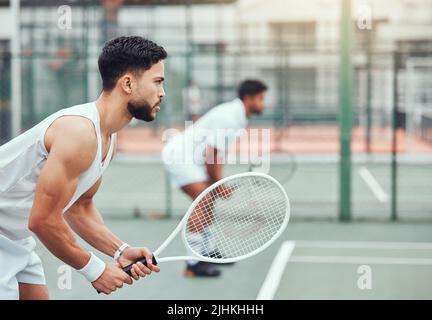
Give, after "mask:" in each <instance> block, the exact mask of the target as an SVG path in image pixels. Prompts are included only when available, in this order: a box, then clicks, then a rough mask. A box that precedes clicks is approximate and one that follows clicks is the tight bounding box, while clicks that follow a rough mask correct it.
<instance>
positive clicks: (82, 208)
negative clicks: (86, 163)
mask: <svg viewBox="0 0 432 320" xmlns="http://www.w3.org/2000/svg"><path fill="white" fill-rule="evenodd" d="M101 181H102V178H100V179H99V180H98V182H97V183H95V185H94V186H93V187H92V188H91V189H89V190H88V191H87V192H86V193H85V194H83V195H82V196H81V197H80V199H78V201H77V202H75V203H74V205H73V206H71V207H70V209H69V210H68V211H67V212H66V213H65V216H64V217H65V219H66V221H67V222H68V224H69V226H71V228H72V229H73V230H74V231H75V232H76V233H77V234H78V235H79V236H80V237H81V238H83V239H84V240H85V241H86V242H87V243H89V244H90V245H91V246H92V247H94V248H96V249H98V250H99V251H102V252H103V253H105V254H107V255H109V256H111V257H112V256H114V253H115V252H116V250H117V249H118V248H119V247H120V246H121V245H122V243H123V241H121V240H120V239H119V238H118V237H117V236H116V235H114V234H113V233H112V232H111V231H110V230H109V229H108V228H107V227H106V225H105V223H104V221H103V219H102V216H101V215H100V213H99V211H98V210H97V208H96V206H95V204H94V202H93V196H94V195H95V194H96V192H97V190H98V189H99V186H100V184H101Z"/></svg>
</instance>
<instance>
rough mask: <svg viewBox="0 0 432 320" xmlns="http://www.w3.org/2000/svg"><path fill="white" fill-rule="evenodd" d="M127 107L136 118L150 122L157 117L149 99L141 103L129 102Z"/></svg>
mask: <svg viewBox="0 0 432 320" xmlns="http://www.w3.org/2000/svg"><path fill="white" fill-rule="evenodd" d="M155 106H156V105H155ZM127 108H128V111H129V112H130V114H131V115H132V116H133V117H134V118H136V119H139V120H143V121H146V122H150V121H153V120H154V118H155V117H154V116H153V115H152V110H153V107H151V106H150V104H149V103H148V102H147V101H145V102H141V103H139V104H138V103H133V102H129V103H128V106H127Z"/></svg>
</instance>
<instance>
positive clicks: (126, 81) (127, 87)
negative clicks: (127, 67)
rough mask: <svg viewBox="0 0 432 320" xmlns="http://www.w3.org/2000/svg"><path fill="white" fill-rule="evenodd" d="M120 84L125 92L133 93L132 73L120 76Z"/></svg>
mask: <svg viewBox="0 0 432 320" xmlns="http://www.w3.org/2000/svg"><path fill="white" fill-rule="evenodd" d="M119 84H120V86H121V88H122V89H123V91H124V92H126V93H127V94H131V93H132V78H131V76H130V75H128V74H125V75H124V76H123V77H121V78H120V80H119Z"/></svg>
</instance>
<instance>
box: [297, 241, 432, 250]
mask: <svg viewBox="0 0 432 320" xmlns="http://www.w3.org/2000/svg"><path fill="white" fill-rule="evenodd" d="M295 244H296V247H306V248H307V247H309V248H353V249H356V248H358V249H412V250H432V243H431V242H384V241H309V240H296V242H295Z"/></svg>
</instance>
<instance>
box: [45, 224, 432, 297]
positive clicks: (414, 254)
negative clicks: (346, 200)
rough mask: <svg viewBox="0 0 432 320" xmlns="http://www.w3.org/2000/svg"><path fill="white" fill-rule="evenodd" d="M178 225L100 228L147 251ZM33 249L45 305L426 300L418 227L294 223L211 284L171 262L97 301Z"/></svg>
mask: <svg viewBox="0 0 432 320" xmlns="http://www.w3.org/2000/svg"><path fill="white" fill-rule="evenodd" d="M177 222H178V221H177V220H176V219H163V220H147V219H135V220H132V219H126V220H120V219H109V220H108V221H107V224H108V226H109V227H111V228H112V230H113V231H114V232H116V233H117V234H118V235H119V236H120V237H122V238H123V239H126V240H127V241H128V242H129V243H131V244H134V245H144V246H148V247H149V248H150V249H154V248H155V247H157V246H158V245H159V243H160V241H161V240H163V239H164V238H165V237H166V236H167V235H168V234H169V233H170V232H171V230H172V229H173V228H174V226H175V225H176V224H177ZM38 248H39V249H38V254H40V255H41V259H42V261H43V263H44V266H45V272H46V276H47V282H48V286H49V290H50V294H51V298H52V299H128V300H130V299H146V300H147V299H256V298H264V299H430V298H431V297H432V287H431V286H430V279H431V276H432V267H431V266H432V227H431V226H430V225H429V224H421V223H400V222H399V223H391V222H382V223H381V222H377V223H361V222H359V223H351V224H346V223H341V222H323V221H322V222H296V221H294V222H291V223H290V224H289V225H288V228H287V230H286V231H285V233H284V235H283V236H282V239H280V240H279V241H278V242H276V243H274V244H273V245H272V246H271V247H270V248H269V249H268V250H266V251H264V252H263V253H261V254H259V255H257V256H255V257H253V258H251V259H248V260H246V261H242V262H239V263H237V264H235V265H234V266H224V267H222V270H223V274H222V276H221V277H220V278H218V279H198V278H193V279H191V278H185V277H183V275H182V271H183V268H184V264H183V263H182V262H172V263H171V262H170V263H166V264H163V265H162V266H161V267H162V269H161V272H160V273H159V274H152V275H151V276H150V277H148V278H145V279H142V280H140V281H139V282H138V283H135V284H134V285H133V286H130V287H129V286H125V287H123V288H122V289H120V290H118V291H117V292H115V293H114V294H112V295H110V296H105V295H98V294H97V293H96V292H95V290H94V289H93V288H92V287H91V286H90V285H89V284H88V283H87V282H86V281H85V279H84V278H82V277H81V276H80V275H79V274H77V273H76V272H74V271H72V272H71V273H70V276H71V282H70V287H68V284H69V283H68V282H65V275H68V274H67V271H65V270H67V268H66V267H65V266H64V264H63V263H61V262H60V261H59V260H57V259H56V258H54V257H53V256H52V255H51V254H49V252H47V251H46V249H44V248H43V246H41V245H39V246H38ZM291 249H292V250H291ZM179 250H183V247H182V244H181V242H180V240H178V241H176V242H174V243H173V244H172V245H171V246H170V247H168V248H167V251H166V255H167V256H169V255H170V254H175V253H177V252H179ZM180 252H182V251H180ZM278 260H279V262H278ZM107 261H109V258H107ZM275 265H276V267H275ZM368 275H370V277H369V278H366V277H368ZM359 283H360V285H359Z"/></svg>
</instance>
